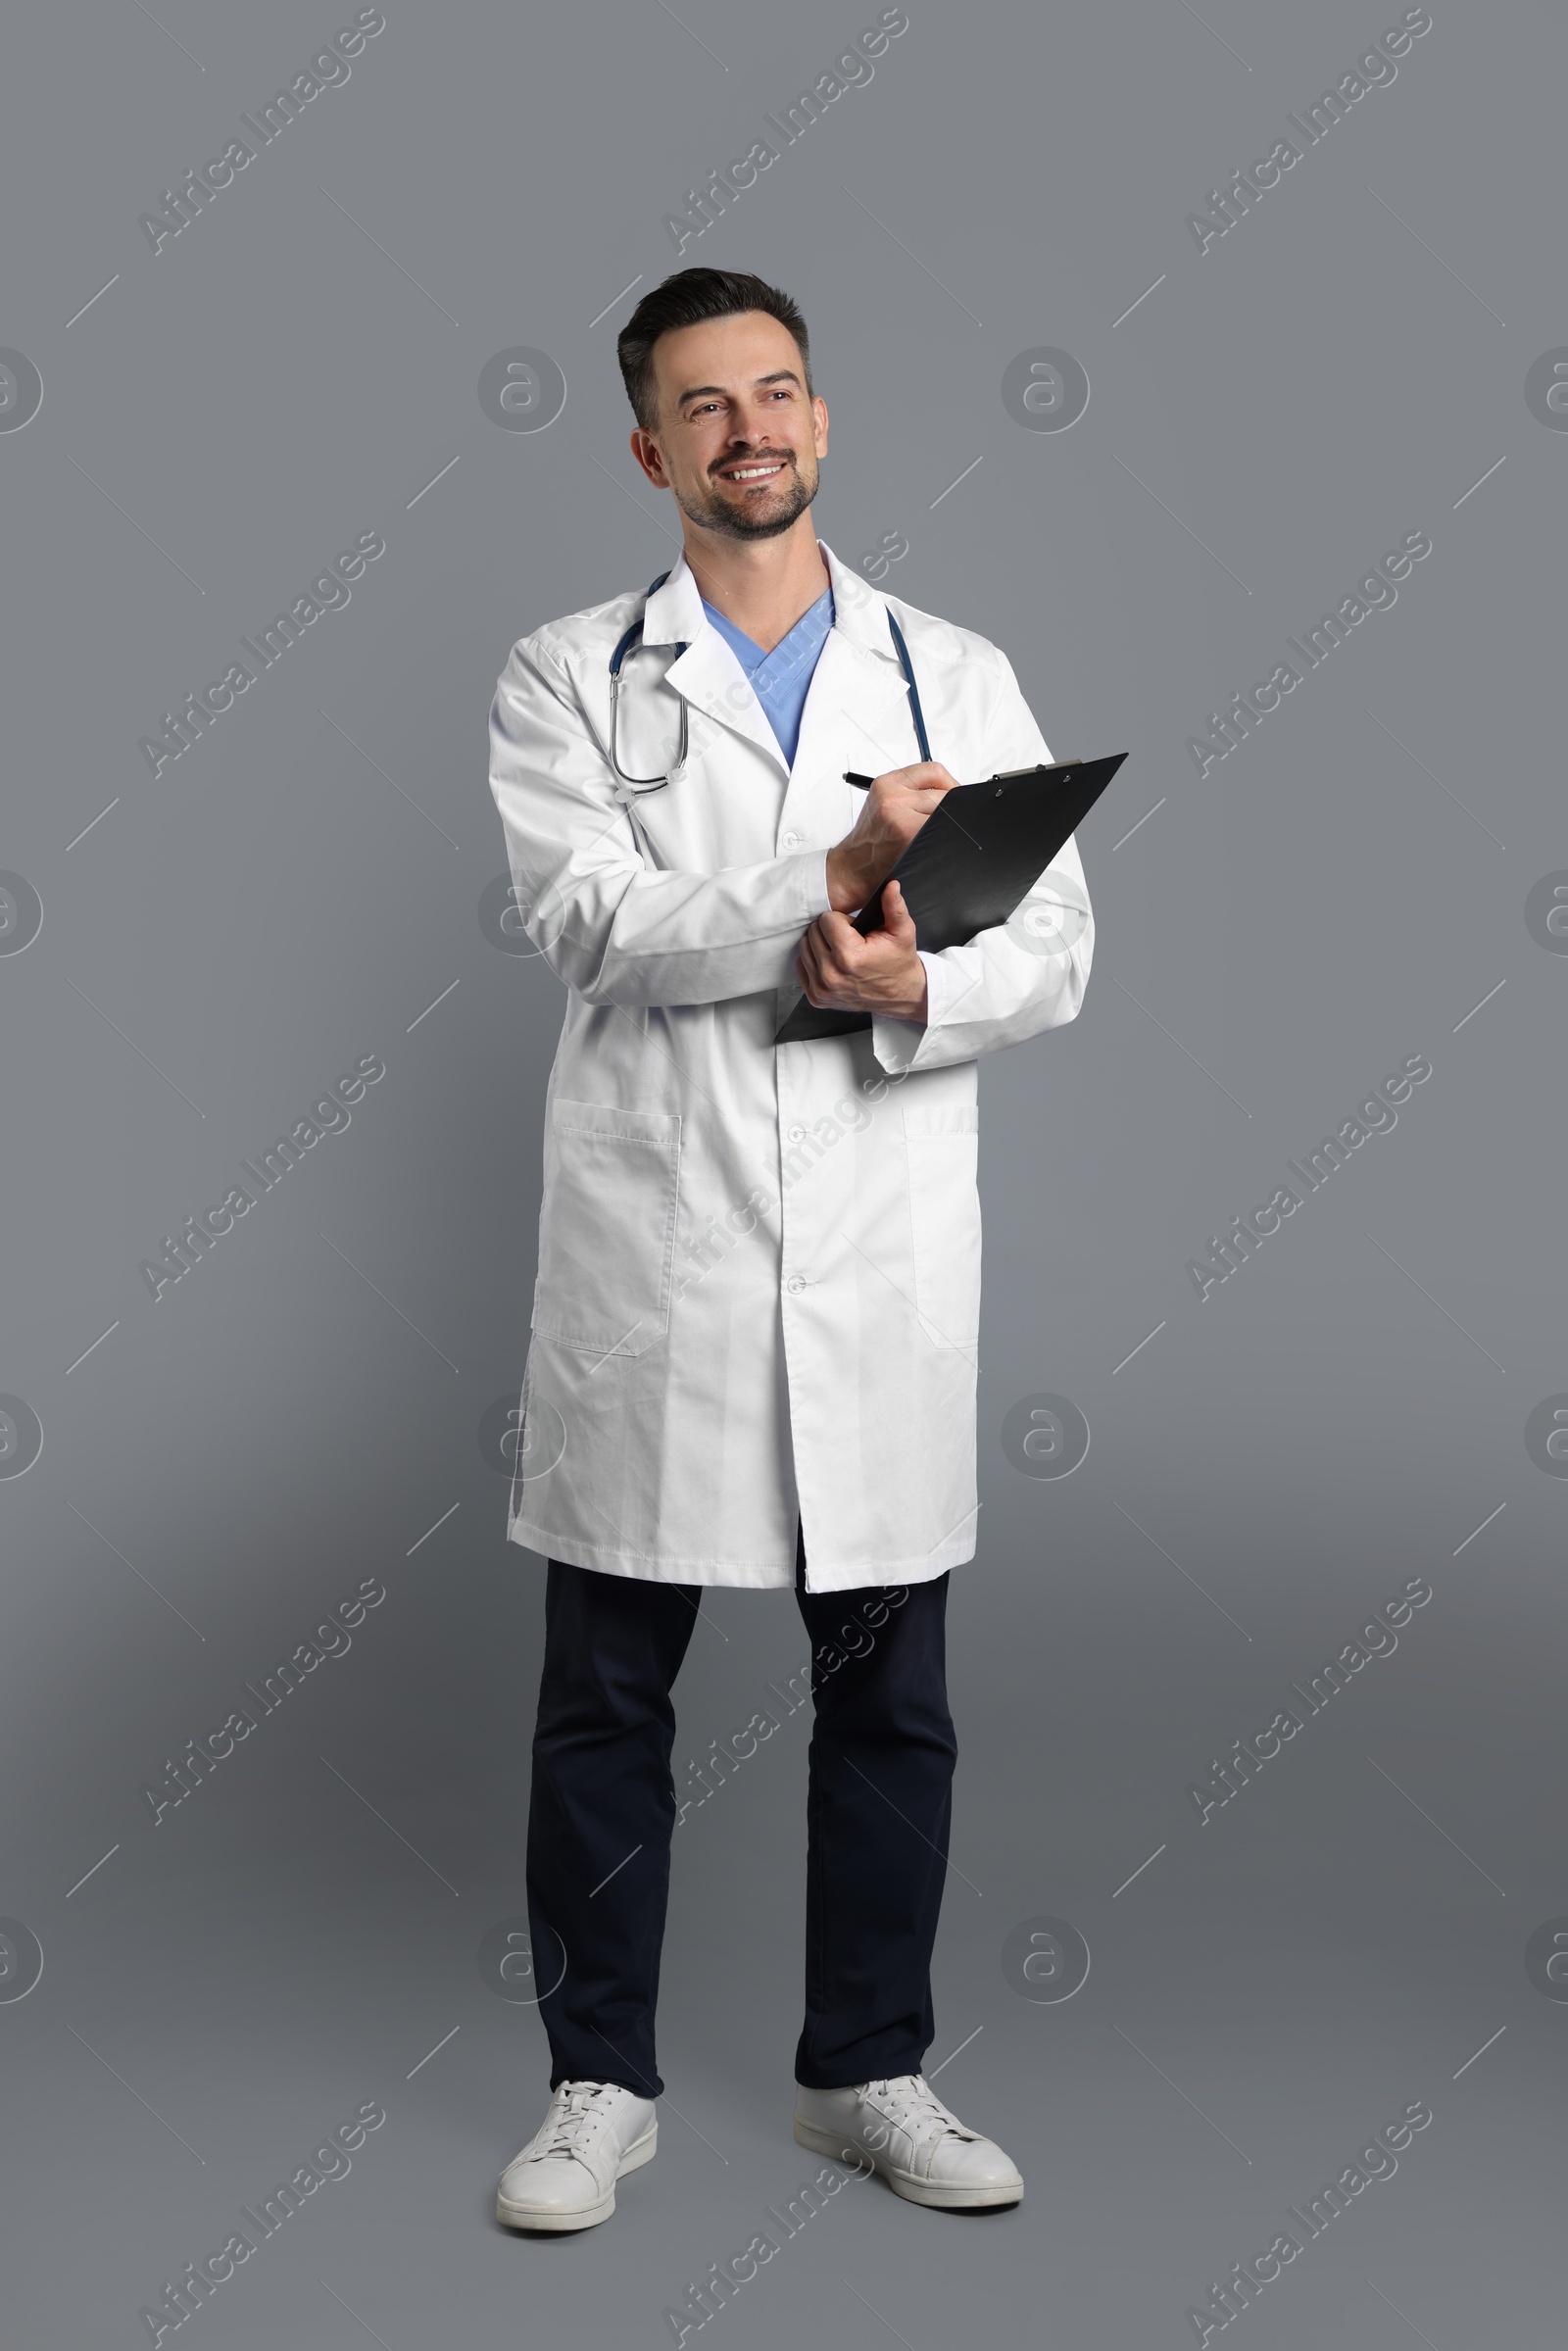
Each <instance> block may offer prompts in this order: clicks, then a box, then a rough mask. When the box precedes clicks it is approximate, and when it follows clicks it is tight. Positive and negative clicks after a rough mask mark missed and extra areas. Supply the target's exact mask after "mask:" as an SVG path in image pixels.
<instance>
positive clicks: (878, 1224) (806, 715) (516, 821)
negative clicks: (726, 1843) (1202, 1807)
mask: <svg viewBox="0 0 1568 2351" xmlns="http://www.w3.org/2000/svg"><path fill="white" fill-rule="evenodd" d="M618 354H619V360H620V367H621V372H622V376H623V378H624V381H625V385H626V390H627V394H628V396H629V398H630V401H631V405H632V410H633V413H634V415H635V416H636V420H637V423H636V430H635V431H634V432H633V434H632V436H631V448H632V454H633V456H634V457H635V459H636V461H637V464H638V465H639V466H640V467H641V469H642V472H643V475H644V476H645V478H646V480H647V481H648V482H649V483H651V484H652V485H653V487H654V488H655V489H656V490H662V491H667V492H669V494H670V495H671V498H672V500H673V504H674V507H675V509H676V511H677V512H678V514H679V515H680V518H681V539H682V551H681V555H680V557H679V560H678V561H677V562H676V563H675V564H674V566H673V568H672V569H671V570H670V571H669V572H668V573H666V574H663V575H662V577H661V578H660V579H659V580H656V581H655V582H654V584H653V586H652V587H651V588H650V589H648V590H647V591H646V592H643V593H634V594H628V595H621V596H617V597H615V598H613V600H612V601H611V602H610V603H608V604H603V605H598V606H596V607H594V608H593V609H591V610H590V611H587V612H576V613H573V614H572V615H570V616H569V617H568V618H566V619H563V620H557V621H552V622H550V623H549V624H547V625H546V626H544V627H542V628H539V629H537V630H536V631H535V632H534V633H533V634H532V635H531V636H528V637H525V638H523V639H522V640H521V641H520V642H519V643H518V644H517V645H515V647H514V648H513V652H512V655H511V658H510V660H509V661H508V663H507V666H506V668H505V670H504V671H503V673H502V676H501V680H500V683H499V685H498V687H497V691H496V698H495V703H494V707H493V710H492V713H491V747H492V757H491V768H490V782H491V789H492V792H493V793H494V796H495V800H496V804H497V807H498V808H499V809H500V812H501V816H502V821H503V824H504V827H505V831H506V839H507V847H508V854H509V858H510V862H511V867H512V878H513V885H514V890H515V897H516V900H517V904H518V906H519V909H520V911H521V914H522V917H523V920H524V922H525V925H526V928H527V931H528V935H529V937H530V939H531V940H532V942H533V943H534V945H535V947H536V948H537V949H538V951H539V953H540V955H543V956H544V958H545V959H546V960H547V961H548V962H549V964H550V966H551V968H552V969H553V970H554V971H555V972H556V973H557V975H558V976H559V977H560V978H561V979H562V980H563V981H564V984H565V989H566V1004H565V1017H564V1023H563V1027H562V1033H561V1039H560V1043H559V1045H558V1047H557V1051H556V1057H555V1065H554V1068H553V1070H552V1073H551V1078H550V1085H549V1090H548V1098H547V1103H546V1116H545V1145H544V1196H543V1201H542V1205H541V1211H540V1220H539V1255H538V1274H537V1279H536V1281H535V1285H534V1294H533V1313H532V1326H531V1329H532V1336H531V1343H530V1347H529V1350H528V1360H527V1368H526V1371H525V1373H524V1378H523V1391H522V1403H521V1415H520V1417H521V1433H520V1442H519V1448H518V1455H517V1475H516V1477H515V1480H514V1483H513V1493H512V1503H511V1508H510V1511H509V1517H508V1534H509V1536H510V1537H511V1539H512V1541H513V1542H515V1543H521V1544H523V1545H525V1546H527V1547H528V1548H529V1549H532V1550H534V1551H537V1552H540V1553H542V1554H543V1555H544V1556H545V1557H546V1558H547V1559H548V1561H549V1570H548V1578H547V1583H546V1592H545V1656H544V1668H543V1674H542V1679H541V1685H540V1693H539V1709H538V1717H537V1725H536V1730H535V1735H534V1744H533V1789H532V1797H531V1804H530V1810H529V1820H528V1854H527V1886H528V1909H529V1924H530V1940H531V1944H532V1960H533V1965H534V1967H535V1969H536V1970H537V1983H538V1989H539V2006H540V2013H541V2015H542V2017H543V2020H544V2024H545V2029H546V2032H547V2033H548V2035H549V2040H550V2051H551V2060H552V2071H551V2088H552V2092H553V2095H552V2100H551V2105H550V2109H549V2112H548V2114H547V2116H546V2118H545V2121H544V2124H543V2126H542V2127H541V2129H540V2130H539V2131H538V2132H537V2133H536V2135H535V2136H534V2138H533V2139H532V2140H530V2142H529V2144H528V2145H527V2146H526V2147H524V2148H523V2150H522V2152H521V2153H520V2154H519V2155H518V2156H517V2157H516V2158H515V2160H514V2161H513V2162H512V2163H511V2164H509V2165H508V2167H507V2169H506V2171H505V2172H504V2174H503V2175H502V2180H501V2184H500V2188H499V2191H498V2198H497V2213H498V2216H499V2217H500V2219H501V2220H502V2221H504V2222H506V2223H508V2224H509V2225H511V2226H514V2227H517V2228H523V2229H551V2230H559V2229H584V2228H589V2227H592V2226H593V2225H594V2224H595V2223H596V2222H599V2221H602V2220H605V2219H606V2218H608V2216H609V2215H610V2214H611V2213H612V2212H613V2209H614V2202H615V2181H616V2180H617V2179H618V2178H619V2177H621V2176H622V2175H623V2174H625V2173H627V2172H630V2171H632V2170H634V2169H635V2168H636V2167H637V2166H639V2165H641V2164H643V2163H646V2162H647V2161H648V2160H649V2159H650V2158H651V2157H652V2155H653V2154H654V2151H655V2147H656V2144H657V2133H658V2122H657V2113H656V2106H655V2101H656V2100H657V2098H658V2097H659V2096H660V2095H661V2094H662V2090H663V2082H662V2079H661V2077H660V2074H659V2070H658V2065H657V2061H656V2055H655V2037H654V2018H655V2005H656V1998H657V1992H658V1984H659V1964H660V1952H661V1948H662V1937H663V1929H664V1916H665V1906H666V1898H667V1892H668V1884H669V1854H670V1835H671V1830H672V1828H673V1825H674V1821H675V1797H674V1788H673V1783H672V1780H671V1775H670V1768H669V1767H670V1752H671V1742H672V1739H673V1733H674V1716H673V1712H672V1709H671V1705H670V1696H669V1693H670V1689H671V1686H672V1684H673V1682H674V1679H675V1676H676V1674H677V1672H678V1670H679V1668H680V1664H681V1661H682V1658H683V1657H684V1655H685V1652H686V1648H687V1644H688V1642H689V1641H690V1640H691V1637H692V1630H693V1626H694V1624H695V1622H696V1616H697V1610H698V1604H699V1602H700V1601H701V1598H702V1593H703V1589H704V1587H706V1586H709V1585H729V1586H738V1587H745V1588H748V1589H751V1590H754V1591H763V1590H788V1589H790V1588H791V1587H792V1586H793V1588H794V1591H795V1594H796V1599H797V1602H798V1605H799V1608H800V1612H801V1615H802V1617H803V1618H804V1620H805V1623H806V1626H807V1629H808V1632H809V1636H810V1641H811V1649H812V1665H811V1694H812V1700H813V1705H814V1728H813V1734H812V1739H811V1745H810V1753H809V1798H808V1837H809V1855H808V1869H807V1889H806V2017H805V2023H804V2027H803V2030H802V2033H801V2036H800V2040H799V2043H798V2045H797V2049H796V2057H795V2076H796V2083H797V2088H796V2106H795V2136H796V2138H797V2140H798V2141H799V2142H800V2143H801V2144H802V2145H803V2146H808V2147H811V2148H814V2149H817V2150H819V2151H820V2152H822V2153H824V2154H831V2155H841V2156H844V2157H845V2158H846V2159H854V2158H856V2157H857V2156H858V2158H859V2159H860V2160H861V2161H863V2162H864V2163H866V2164H869V2165H872V2166H874V2167H875V2169H876V2170H878V2171H879V2172H880V2173H882V2175H883V2176H884V2177H885V2178H886V2179H887V2180H889V2181H890V2183H891V2184H892V2186H893V2187H894V2188H895V2189H896V2190H897V2192H898V2193H899V2194H900V2195H903V2196H906V2197H907V2198H909V2199H910V2200H911V2201H913V2202H915V2203H917V2204H923V2205H935V2206H947V2207H974V2206H987V2205H998V2204H1009V2203H1015V2202H1017V2200H1018V2199H1019V2198H1020V2197H1021V2195H1022V2193H1023V2181H1022V2180H1021V2178H1020V2177H1019V2174H1018V2172H1017V2169H1016V2167H1015V2166H1014V2164H1013V2163H1012V2162H1011V2160H1010V2159H1009V2158H1008V2157H1007V2156H1006V2155H1005V2154H1004V2153H1003V2151H1002V2149H1001V2148H1000V2147H999V2146H997V2145H996V2144H995V2143H994V2142H993V2141H992V2140H990V2139H988V2138H985V2137H982V2136H981V2135H980V2134H979V2133H978V2132H977V2131H971V2130H967V2129H965V2127H964V2126H963V2125H962V2124H961V2123H959V2122H958V2120H957V2118H956V2116H955V2115H953V2114H952V2113H951V2112H950V2111H949V2109H948V2108H947V2107H946V2106H944V2105H943V2103H942V2101H941V2100H940V2099H939V2098H938V2097H937V2096H936V2095H935V2093H934V2092H933V2091H932V2090H931V2089H930V2087H929V2086H928V2084H927V2083H926V2082H925V2080H924V2077H923V2076H922V2074H921V2072H920V2067H921V2064H922V2062H923V2059H924V2056H925V2052H926V2050H927V2049H928V2047H929V2046H930V2043H931V2040H932V2037H933V2031H934V2024H933V2015H932V2003H931V1984H930V1963H931V1953H932V1948H933V1944H934V1940H935V1935H936V1928H937V1917H938V1911H939V1908H940V1904H941V1898H942V1886H943V1878H944V1874H945V1871H946V1866H947V1849H948V1833H949V1820H950V1811H951V1793H952V1780H953V1770H954V1763H955V1759H956V1741H955V1739H954V1732H953V1723H952V1718H951V1715H950V1713H949V1710H948V1703H947V1693H946V1662H945V1660H946V1650H945V1621H946V1608H947V1597H948V1585H949V1577H950V1571H951V1570H952V1569H953V1568H954V1567H956V1566H957V1565H959V1564H961V1563H962V1562H963V1561H965V1560H967V1559H970V1558H972V1557H973V1555H974V1550H975V1519H976V1512H977V1500H976V1493H975V1377H976V1356H975V1349H976V1344H977V1340H978V1333H979V1313H980V1207H979V1198H978V1193H977V1189H976V1166H977V1159H976V1154H977V1149H978V1113H977V1109H976V1063H977V1061H978V1059H979V1058H980V1056H981V1055H982V1054H985V1053H994V1052H997V1051H999V1050H1000V1049H1002V1048H1004V1047H1005V1046H1009V1045H1017V1044H1021V1043H1023V1042H1024V1041H1025V1040H1026V1039H1028V1038H1031V1037H1034V1036H1036V1035H1037V1034H1039V1033H1040V1032H1041V1031H1042V1030H1046V1029H1051V1028H1055V1027H1059V1026H1061V1025H1062V1024H1063V1023H1065V1022H1067V1021H1070V1020H1071V1019H1072V1018H1073V1017H1074V1015H1075V1014H1076V1012H1077V1010H1078V1007H1079V1005H1080V1004H1081V1003H1082V1001H1083V993H1084V988H1085V985H1086V983H1087V980H1088V976H1089V967H1090V961H1091V956H1092V954H1093V944H1094V924H1093V917H1092V915H1091V914H1090V913H1089V912H1088V899H1087V896H1086V895H1085V893H1084V885H1083V869H1082V866H1081V865H1080V863H1079V859H1078V855H1077V850H1076V847H1075V845H1074V843H1073V842H1072V841H1070V840H1069V841H1068V842H1067V844H1066V845H1065V847H1064V848H1063V849H1062V850H1061V851H1060V852H1059V854H1058V856H1057V858H1056V860H1055V863H1054V866H1053V867H1052V868H1051V871H1050V873H1049V874H1047V875H1042V876H1041V877H1040V879H1039V880H1038V881H1037V883H1036V884H1035V886H1034V889H1033V890H1032V891H1031V893H1030V895H1029V897H1028V898H1027V899H1026V900H1025V902H1024V906H1022V907H1021V908H1020V909H1019V914H1018V915H1016V916H1014V918H1013V920H1012V922H1010V923H1009V924H1007V925H1006V926H1005V928H1001V929H997V930H987V931H982V932H980V933H979V934H978V935H977V936H976V937H975V938H974V939H972V940H971V941H970V942H969V943H968V944H967V945H966V946H963V947H956V948H949V949H947V950H945V951H944V952H943V953H941V954H932V953H923V952H921V951H920V949H919V948H918V946H917V943H916V938H915V932H914V927H913V924H912V923H911V921H910V919H909V916H908V914H907V910H906V908H905V906H904V905H903V902H902V899H901V896H900V893H899V889H898V885H897V884H896V883H889V882H888V879H887V877H888V875H889V874H890V872H891V871H892V868H893V866H894V865H895V863H896V862H897V860H898V858H899V857H900V855H901V853H902V851H903V850H904V848H905V846H906V845H907V843H908V842H909V841H910V840H912V838H913V837H914V835H915V833H916V832H918V830H919V828H920V826H921V825H922V824H924V822H925V821H926V819H927V817H928V816H929V815H930V814H931V812H932V810H933V809H934V808H936V807H937V806H938V805H939V804H940V801H941V798H942V795H943V794H944V793H945V792H946V791H948V790H950V789H951V788H952V786H953V784H954V782H955V780H956V777H958V776H961V777H963V778H965V779H968V780H973V779H978V778H980V777H983V776H988V775H992V774H995V773H997V772H999V771H1002V770H1006V769H1010V768H1017V767H1025V766H1032V765H1034V764H1036V763H1037V762H1041V761H1044V760H1046V759H1049V757H1050V755H1049V753H1048V752H1047V750H1046V746H1045V744H1044V742H1043V740H1042V738H1041V735H1040V730H1039V728H1038V727H1037V726H1036V724H1035V722H1034V719H1033V718H1032V716H1031V715H1030V712H1029V710H1028V708H1027V706H1026V704H1025V703H1024V700H1023V697H1022V695H1021V694H1020V693H1019V691H1018V686H1017V683H1016V680H1015V679H1014V677H1013V674H1012V670H1011V668H1010V667H1009V665H1008V663H1007V661H1006V658H1005V655H1003V654H1002V653H1001V652H999V651H998V649H997V648H996V647H995V646H993V645H990V644H988V643H987V642H986V641H985V639H984V638H981V637H978V636H974V635H972V634H971V633H970V632H969V631H968V630H966V629H962V628H958V627H956V626H955V625H953V624H952V623H950V622H947V621H944V620H939V619H936V618H934V617H933V616H932V615H931V614H929V613H926V612H919V611H917V610H916V609H915V608H914V607H913V606H910V605H907V604H904V603H902V602H899V601H898V600H896V599H893V598H889V597H885V596H883V595H882V594H881V593H880V592H878V591H877V590H875V589H873V588H871V587H869V586H868V585H867V584H866V582H865V581H864V580H862V579H861V578H860V577H859V576H858V574H857V573H855V572H853V571H850V570H847V569H846V568H845V566H844V565H843V564H842V563H840V562H839V560H838V558H837V557H836V556H835V555H834V554H833V552H832V550H831V549H830V548H828V547H827V546H825V545H824V544H823V543H822V542H821V541H820V540H818V538H817V537H816V534H815V532H814V530H813V529H812V527H811V518H810V511H809V510H810V507H811V503H812V500H813V499H814V498H815V496H816V494H817V489H818V483H819V478H820V466H821V462H822V460H823V459H824V458H825V457H826V455H827V446H828V416H827V408H826V405H825V404H824V402H823V401H822V400H821V398H820V397H819V396H818V395H817V394H816V393H815V391H814V389H813V386H812V381H811V370H810V356H809V343H808V337H807V330H806V324H805V321H804V319H803V318H802V317H801V314H800V312H799V310H798V309H797V308H796V306H795V304H794V303H793V302H792V301H791V300H790V298H789V296H788V295H787V294H784V293H781V292H780V291H779V290H778V289H777V288H776V287H772V286H769V285H766V284H764V283H763V281H762V280H761V279H760V278H757V277H753V276H749V275H745V274H743V273H740V272H735V271H730V270H720V269H684V270H682V271H680V272H679V273H678V274H677V275H675V276H673V277H671V278H668V279H666V281H665V282H664V283H663V284H662V285H661V286H659V287H658V288H657V289H656V290H655V291H654V292H652V293H651V294H649V295H647V296H645V298H644V299H643V300H642V301H641V302H640V303H639V304H638V306H637V308H636V310H635V312H634V313H633V315H632V317H631V318H630V319H629V320H628V322H627V324H626V326H625V327H624V328H623V330H622V332H621V335H620V338H619V344H618ZM851 769H854V770H858V771H870V772H871V773H872V774H873V776H874V781H873V782H872V784H871V786H870V789H869V790H868V791H867V792H866V793H865V794H864V796H863V797H862V796H861V795H860V794H859V793H858V791H857V790H856V788H855V787H854V786H852V785H851V784H850V782H849V781H848V779H847V772H846V771H847V770H851ZM879 893H880V899H881V910H882V917H883V922H882V927H881V928H880V929H877V930H874V931H872V932H871V933H870V935H869V936H867V937H863V938H862V937H861V935H860V934H859V933H858V931H857V930H856V929H855V927H854V925H853V923H852V922H851V920H850V916H851V915H852V914H853V913H854V912H855V911H856V910H857V909H858V908H860V907H861V906H866V905H868V904H870V903H871V902H872V901H873V900H874V899H876V898H877V896H878V894H879ZM1062 898H1070V899H1074V900H1076V901H1077V902H1078V905H1079V907H1080V909H1081V912H1080V916H1079V919H1078V921H1077V922H1075V923H1074V924H1073V925H1072V927H1071V929H1070V930H1069V929H1066V928H1063V927H1061V926H1060V924H1059V921H1058V919H1057V918H1058V916H1059V909H1060V901H1061V899H1062ZM803 990H804V992H805V994H806V996H807V997H808V999H809V1002H810V1003H811V1004H814V1005H818V1006H821V1007H824V1008H828V1009H832V1010H835V1011H838V1012H842V1013H845V1014H850V1015H854V1016H855V1017H854V1020H853V1021H849V1022H846V1023H844V1024H843V1025H842V1033H835V1034H833V1035H831V1036H827V1037H822V1038H818V1039H814V1040H811V1041H809V1042H801V1043H791V1044H787V1045H782V1046H778V1045H775V1044H774V1041H773V1040H774V1032H775V1030H776V1029H777V1027H778V1026H779V1023H780V1018H781V1015H782V1014H783V1012H785V1011H786V1010H787V1009H788V1007H789V1006H790V1004H792V1003H794V1002H796V1001H798V998H799V996H800V994H801V992H802V991H803ZM774 1728H776V1726H775V1725H773V1724H772V1723H771V1719H770V1718H769V1717H766V1716H754V1717H753V1721H752V1725H751V1726H750V1727H749V1734H748V1735H750V1736H755V1737H756V1738H758V1739H765V1738H767V1737H770V1736H771V1735H772V1730H773V1729H774Z"/></svg>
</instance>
